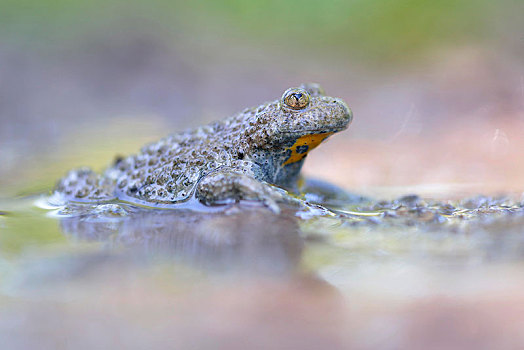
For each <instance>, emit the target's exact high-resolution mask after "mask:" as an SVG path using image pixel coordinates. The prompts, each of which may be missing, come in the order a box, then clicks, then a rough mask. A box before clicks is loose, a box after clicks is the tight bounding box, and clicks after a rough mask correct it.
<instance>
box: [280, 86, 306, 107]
mask: <svg viewBox="0 0 524 350" xmlns="http://www.w3.org/2000/svg"><path fill="white" fill-rule="evenodd" d="M282 102H284V103H285V104H286V106H288V107H289V108H293V109H303V108H306V107H307V105H308V104H309V94H308V92H307V91H306V90H304V89H300V88H292V89H288V90H286V92H284V95H282Z"/></svg>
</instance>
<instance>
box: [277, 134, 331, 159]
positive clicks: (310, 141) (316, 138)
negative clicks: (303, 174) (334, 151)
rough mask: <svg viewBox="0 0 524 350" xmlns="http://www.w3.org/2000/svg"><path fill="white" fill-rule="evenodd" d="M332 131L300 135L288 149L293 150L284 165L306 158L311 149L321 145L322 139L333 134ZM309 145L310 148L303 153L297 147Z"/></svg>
mask: <svg viewBox="0 0 524 350" xmlns="http://www.w3.org/2000/svg"><path fill="white" fill-rule="evenodd" d="M332 134H333V133H332V132H329V133H325V134H314V135H305V136H302V137H299V138H298V139H297V140H296V141H295V143H294V144H293V146H291V147H289V148H288V149H289V150H291V155H290V156H289V158H288V159H287V160H286V162H285V163H284V164H282V165H283V166H284V165H288V164H291V163H295V162H298V161H299V160H302V159H304V157H305V156H306V155H307V154H308V152H309V151H311V150H312V149H313V148H315V147H317V146H318V145H320V143H321V142H322V141H324V140H325V139H326V138H327V137H328V136H330V135H332ZM303 146H307V147H308V149H307V150H306V151H305V152H303V153H298V152H297V148H298V147H303Z"/></svg>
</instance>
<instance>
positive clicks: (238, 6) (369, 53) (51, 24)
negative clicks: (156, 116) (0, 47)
mask: <svg viewBox="0 0 524 350" xmlns="http://www.w3.org/2000/svg"><path fill="white" fill-rule="evenodd" d="M2 3H3V4H2V5H1V8H2V11H1V12H0V22H1V30H2V33H4V35H3V36H4V39H5V37H9V38H11V40H15V41H18V42H19V41H20V38H24V40H27V41H26V42H27V43H29V44H30V45H37V46H38V45H42V46H44V47H45V46H46V45H48V44H49V43H54V42H62V41H73V42H74V41H77V40H82V39H85V36H88V37H89V36H100V35H109V34H111V33H112V32H113V31H120V30H122V31H129V30H133V31H138V32H147V33H153V34H155V35H161V36H166V39H167V40H179V39H185V40H187V41H198V40H204V39H203V38H208V39H211V41H213V40H218V41H219V42H220V41H224V40H241V41H246V42H248V43H249V44H251V45H253V46H257V45H262V46H267V45H269V46H274V47H276V48H277V49H289V50H295V49H301V50H305V51H307V50H311V51H318V50H327V51H333V52H335V53H342V54H349V55H350V56H354V57H360V58H364V59H366V60H368V59H372V60H379V61H380V60H381V59H403V58H406V57H408V55H413V54H417V53H423V52H424V51H426V50H427V49H430V48H432V47H435V46H436V45H440V44H443V43H445V44H454V43H457V44H460V43H465V42H471V41H474V42H477V41H480V42H482V41H488V42H491V44H494V43H496V42H499V41H501V38H500V33H501V31H502V32H503V31H504V28H507V30H515V29H522V24H518V23H520V22H521V21H519V19H518V17H519V15H518V12H519V9H522V4H521V3H522V2H519V1H510V0H501V1H496V2H495V1H488V0H459V1H454V0H442V1H426V0H382V1H381V0H349V1H343V0H331V1H314V0H303V1H300V2H297V1H278V0H266V1H260V0H255V1H245V0H244V1H241V0H227V1H213V0H195V1H167V0H151V1H147V2H146V1H137V0H131V1H122V0H106V1H101V0H92V1H65V0H55V1H53V0H44V1H37V0H29V1H27V0H26V1H13V0H9V1H5V0H4V1H3V2H2ZM512 16H513V18H512ZM513 19H514V21H513ZM5 34H7V35H5Z"/></svg>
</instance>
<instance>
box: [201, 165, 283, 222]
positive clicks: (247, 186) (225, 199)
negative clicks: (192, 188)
mask: <svg viewBox="0 0 524 350" xmlns="http://www.w3.org/2000/svg"><path fill="white" fill-rule="evenodd" d="M196 197H197V199H198V200H199V201H200V202H202V203H204V204H206V205H219V204H229V203H234V202H238V201H240V200H248V201H260V202H262V203H263V204H264V205H266V206H267V207H268V208H269V209H270V210H271V211H273V212H275V213H278V212H280V208H279V206H278V204H277V202H282V201H286V198H285V197H287V196H286V193H285V191H284V190H282V189H279V188H277V187H274V186H271V185H269V184H267V183H265V182H261V181H258V180H257V179H255V178H254V177H252V176H249V175H246V174H243V173H241V172H238V171H235V170H232V169H221V170H218V171H215V172H213V173H211V174H209V175H207V176H205V177H204V178H203V179H202V180H201V181H200V183H199V184H198V187H197V190H196Z"/></svg>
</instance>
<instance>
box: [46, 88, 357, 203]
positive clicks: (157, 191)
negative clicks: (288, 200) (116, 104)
mask: <svg viewBox="0 0 524 350" xmlns="http://www.w3.org/2000/svg"><path fill="white" fill-rule="evenodd" d="M351 119H352V115H351V111H350V110H349V108H348V107H347V106H346V105H345V103H344V102H342V101H341V100H338V99H336V98H332V97H327V96H324V95H323V93H322V90H321V89H320V88H319V87H318V86H317V85H315V84H306V85H302V86H301V87H300V88H295V89H289V90H287V91H286V92H285V93H284V96H283V97H282V99H279V100H276V101H273V102H269V103H266V104H263V105H261V106H259V107H256V108H251V109H246V110H244V111H243V112H241V113H239V114H237V115H234V116H232V117H230V118H227V119H225V120H223V121H218V122H215V123H213V124H209V125H207V126H203V127H200V128H197V129H194V130H191V131H186V132H182V133H177V134H173V135H170V136H168V137H166V138H164V139H162V140H160V141H158V142H156V143H153V144H150V145H147V146H145V147H144V148H142V149H141V151H140V152H139V153H138V154H136V155H132V156H129V157H127V158H123V159H118V160H117V161H115V163H114V164H113V166H111V167H110V168H108V169H107V170H106V171H105V172H104V174H102V175H98V174H96V173H94V172H93V171H92V170H89V169H79V170H73V171H71V172H69V173H68V174H67V175H66V177H64V178H63V179H61V180H60V181H59V182H58V184H57V186H56V188H55V194H56V195H59V196H60V197H61V198H64V199H65V200H66V201H68V200H72V201H89V202H101V201H107V200H112V199H116V198H118V199H125V200H128V201H136V202H138V203H146V204H150V205H153V206H154V205H157V204H162V205H166V204H167V205H169V204H176V203H180V202H184V201H187V200H188V199H189V198H191V197H192V196H196V198H197V199H198V200H199V201H200V202H202V203H204V204H207V205H212V204H222V203H228V202H233V201H238V200H241V199H247V200H260V201H263V202H267V201H273V202H274V200H275V199H277V197H278V193H281V191H278V190H276V188H274V187H273V186H270V185H269V184H272V185H276V186H279V187H283V188H286V189H294V188H295V187H296V182H297V180H298V177H299V172H300V169H301V167H302V164H303V162H304V158H305V157H306V155H307V153H308V152H309V151H310V150H311V149H312V148H314V147H316V146H317V145H318V144H319V143H320V142H322V141H323V140H324V139H325V138H327V137H328V136H330V135H331V134H333V133H335V132H338V131H341V130H343V129H345V128H346V127H347V126H348V125H349V123H350V122H351Z"/></svg>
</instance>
